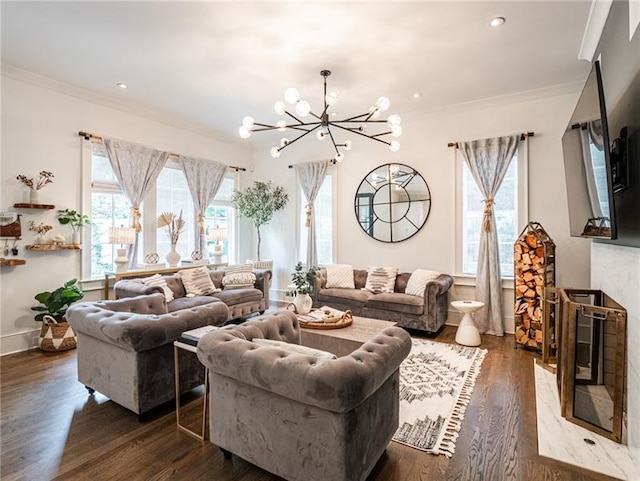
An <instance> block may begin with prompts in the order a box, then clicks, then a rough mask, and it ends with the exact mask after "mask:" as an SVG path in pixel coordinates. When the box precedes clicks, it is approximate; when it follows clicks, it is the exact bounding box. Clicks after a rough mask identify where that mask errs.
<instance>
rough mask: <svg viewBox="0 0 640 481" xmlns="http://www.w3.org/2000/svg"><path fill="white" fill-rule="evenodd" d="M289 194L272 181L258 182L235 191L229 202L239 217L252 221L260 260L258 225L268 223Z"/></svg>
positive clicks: (283, 204) (285, 201) (282, 206)
mask: <svg viewBox="0 0 640 481" xmlns="http://www.w3.org/2000/svg"><path fill="white" fill-rule="evenodd" d="M288 201H289V196H288V195H287V193H286V192H285V191H284V188H283V187H280V186H276V185H274V184H273V182H271V181H269V182H258V181H255V182H254V183H253V185H251V186H249V187H247V188H246V189H245V190H243V191H235V192H234V193H233V197H232V198H231V202H232V203H233V206H234V207H235V208H236V209H238V214H239V215H240V216H241V217H246V218H248V219H251V220H252V221H253V225H254V226H255V227H256V231H257V234H258V249H257V254H258V258H257V260H258V261H260V241H261V238H260V227H261V226H263V225H264V224H266V223H268V222H269V221H270V220H271V219H272V218H273V214H275V213H276V212H277V211H279V210H280V209H283V208H284V206H285V205H287V202H288Z"/></svg>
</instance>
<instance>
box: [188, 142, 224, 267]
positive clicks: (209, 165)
mask: <svg viewBox="0 0 640 481" xmlns="http://www.w3.org/2000/svg"><path fill="white" fill-rule="evenodd" d="M180 163H181V164H182V170H184V175H185V177H186V178H187V184H188V185H189V191H190V192H191V197H192V198H193V206H194V207H195V210H196V216H197V217H198V239H197V240H196V245H195V249H196V250H197V251H200V253H202V255H203V256H204V255H205V251H206V239H205V231H204V219H205V217H204V216H205V213H206V211H207V207H209V204H211V202H213V199H214V197H215V196H216V194H217V193H218V190H219V189H220V186H221V185H222V181H223V180H224V174H225V172H226V171H227V167H228V166H227V165H225V164H221V163H220V162H216V161H215V160H208V159H201V158H198V157H186V156H183V155H181V156H180Z"/></svg>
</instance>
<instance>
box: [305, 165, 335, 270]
mask: <svg viewBox="0 0 640 481" xmlns="http://www.w3.org/2000/svg"><path fill="white" fill-rule="evenodd" d="M333 189H334V176H333V174H332V173H327V175H326V177H325V179H324V182H323V183H322V187H320V192H318V196H317V197H316V201H315V203H314V212H315V216H316V248H317V252H318V265H320V266H325V265H327V264H333V262H334V260H333V259H334V255H333V226H334V213H335V208H334V200H333ZM299 196H300V206H301V207H300V218H299V221H298V226H299V228H298V232H299V236H298V237H299V239H300V242H299V246H298V249H299V251H298V252H299V258H300V260H301V261H302V262H303V263H304V262H306V253H307V228H306V227H305V220H306V218H307V215H306V204H307V202H306V199H305V196H304V193H303V192H302V188H300V191H299Z"/></svg>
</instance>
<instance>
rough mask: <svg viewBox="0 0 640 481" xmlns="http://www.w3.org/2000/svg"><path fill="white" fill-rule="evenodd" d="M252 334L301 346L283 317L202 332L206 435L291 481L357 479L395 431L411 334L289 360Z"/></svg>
mask: <svg viewBox="0 0 640 481" xmlns="http://www.w3.org/2000/svg"><path fill="white" fill-rule="evenodd" d="M256 338H265V339H274V340H280V341H286V342H288V343H295V344H299V343H300V330H299V327H298V320H297V318H296V316H295V315H294V314H293V313H291V312H289V311H281V312H278V313H275V314H271V315H265V316H262V318H257V319H255V320H251V321H248V322H245V323H244V324H242V325H239V326H237V327H234V328H227V329H221V330H217V331H213V332H211V333H209V334H207V335H205V336H204V337H203V338H202V339H201V341H200V342H199V343H198V357H199V359H200V361H201V362H202V363H203V364H204V365H205V366H207V367H208V368H209V370H210V386H211V395H210V413H211V418H210V436H211V441H212V442H213V443H214V444H216V445H217V446H219V447H220V448H222V449H223V452H224V453H225V456H226V457H229V456H230V453H234V454H236V455H238V456H240V457H242V458H243V459H246V460H248V461H250V462H252V463H254V464H256V465H257V466H260V467H262V468H263V469H266V470H267V471H270V472H272V473H275V474H277V475H279V476H282V477H283V478H285V479H287V480H289V481H327V480H331V481H363V480H364V479H366V477H367V476H368V475H369V473H370V472H371V470H372V469H373V467H374V466H375V464H376V462H377V461H378V459H379V458H380V456H381V455H382V453H383V452H384V450H385V449H386V447H387V445H388V444H389V441H390V440H391V437H392V436H393V434H394V432H395V431H396V429H397V428H398V404H399V401H398V389H399V370H398V368H399V366H400V363H401V362H402V361H403V359H404V358H405V357H406V356H407V355H408V354H409V351H410V350H411V338H410V337H409V335H408V334H407V333H406V332H405V331H403V330H402V329H399V328H396V327H391V328H387V329H386V330H384V331H383V332H382V333H380V334H378V335H376V336H375V337H373V338H372V339H371V340H370V341H368V342H367V343H365V344H364V345H363V346H362V347H360V348H359V349H357V350H355V351H354V352H353V353H352V354H350V355H348V356H343V357H340V358H334V359H331V358H318V357H314V356H312V355H306V354H290V353H287V351H286V350H284V349H282V348H279V347H271V346H265V345H262V344H258V343H256V342H254V340H255V339H256Z"/></svg>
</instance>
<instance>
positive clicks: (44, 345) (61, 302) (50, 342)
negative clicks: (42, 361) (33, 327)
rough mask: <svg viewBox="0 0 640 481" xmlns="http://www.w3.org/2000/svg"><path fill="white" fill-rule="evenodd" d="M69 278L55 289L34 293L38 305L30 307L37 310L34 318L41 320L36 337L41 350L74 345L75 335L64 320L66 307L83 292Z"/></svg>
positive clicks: (59, 349)
mask: <svg viewBox="0 0 640 481" xmlns="http://www.w3.org/2000/svg"><path fill="white" fill-rule="evenodd" d="M77 282H78V280H77V279H71V280H70V281H67V282H65V283H64V285H63V286H62V287H58V288H57V289H56V290H55V291H53V292H49V291H44V292H40V293H38V294H36V295H35V300H36V301H38V302H39V303H40V305H38V306H35V307H32V308H31V310H32V311H36V312H38V314H37V315H36V316H35V320H36V321H38V322H42V328H41V330H40V335H39V337H38V347H40V349H42V350H43V351H65V350H67V349H73V348H75V347H76V336H75V333H74V332H73V329H71V326H69V324H68V323H67V322H66V318H65V314H66V313H67V308H68V307H69V306H70V305H71V304H73V303H74V302H76V301H79V300H80V299H82V298H83V297H84V292H82V290H80V288H79V287H78V286H77V285H76V283H77Z"/></svg>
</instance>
